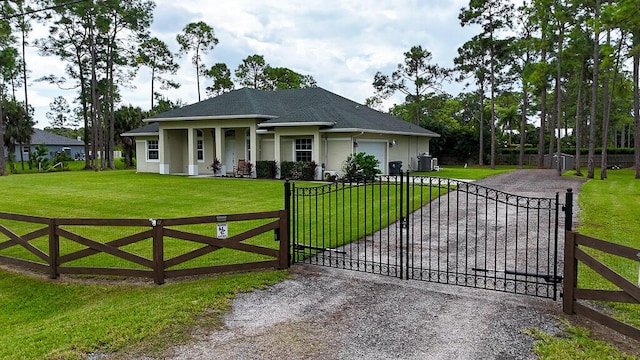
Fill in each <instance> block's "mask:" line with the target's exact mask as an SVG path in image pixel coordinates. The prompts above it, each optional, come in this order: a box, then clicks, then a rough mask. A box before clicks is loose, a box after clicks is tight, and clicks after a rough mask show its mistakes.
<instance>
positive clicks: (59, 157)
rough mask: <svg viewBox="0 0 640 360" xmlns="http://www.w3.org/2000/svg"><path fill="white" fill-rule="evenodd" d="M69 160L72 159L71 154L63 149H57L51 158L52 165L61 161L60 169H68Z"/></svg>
mask: <svg viewBox="0 0 640 360" xmlns="http://www.w3.org/2000/svg"><path fill="white" fill-rule="evenodd" d="M69 161H73V158H72V157H71V155H69V154H67V153H66V152H64V151H58V152H57V153H56V155H55V156H54V157H53V160H52V162H53V166H55V165H57V164H59V163H61V164H62V167H61V169H62V170H69Z"/></svg>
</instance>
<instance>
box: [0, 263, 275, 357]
mask: <svg viewBox="0 0 640 360" xmlns="http://www.w3.org/2000/svg"><path fill="white" fill-rule="evenodd" d="M285 276H286V273H285V272H281V271H268V272H256V273H248V274H236V275H227V276H220V277H215V278H201V279H197V280H193V281H185V282H177V283H172V284H165V285H163V286H154V285H140V284H137V285H126V284H80V283H67V282H63V281H56V282H52V281H47V280H41V279H37V278H33V277H29V276H21V275H16V274H12V273H6V272H2V271H0V307H1V309H2V311H0V323H1V324H2V326H1V327H0V359H76V358H86V355H87V354H89V353H92V352H113V351H118V350H122V349H126V348H128V345H129V344H135V345H134V348H133V349H132V348H128V349H129V350H138V351H144V352H145V353H147V354H149V355H152V354H154V352H156V353H158V352H161V351H162V350H163V349H165V347H166V346H167V345H168V344H171V343H175V342H176V341H181V340H182V341H184V340H185V339H186V337H187V329H189V328H190V327H192V326H195V325H200V326H205V325H207V324H208V326H216V325H219V324H220V319H219V315H220V314H223V313H224V312H226V311H227V310H228V308H229V306H230V300H231V299H232V298H233V297H234V296H235V294H236V293H238V292H240V291H250V290H252V289H256V288H263V287H265V286H267V285H270V284H273V283H275V282H277V281H280V280H282V279H283V278H284V277H285Z"/></svg>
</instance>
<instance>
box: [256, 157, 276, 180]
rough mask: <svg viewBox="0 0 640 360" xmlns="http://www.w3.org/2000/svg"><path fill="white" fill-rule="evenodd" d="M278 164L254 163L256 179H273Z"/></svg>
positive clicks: (272, 162) (273, 162) (270, 161)
mask: <svg viewBox="0 0 640 360" xmlns="http://www.w3.org/2000/svg"><path fill="white" fill-rule="evenodd" d="M277 171H278V163H276V162H275V161H273V160H261V161H256V177H257V178H258V179H275V178H276V173H277Z"/></svg>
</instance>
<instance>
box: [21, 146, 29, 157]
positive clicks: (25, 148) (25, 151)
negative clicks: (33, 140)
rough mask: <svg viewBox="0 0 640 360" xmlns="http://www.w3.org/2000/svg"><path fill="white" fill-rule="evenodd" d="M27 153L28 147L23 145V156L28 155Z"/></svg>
mask: <svg viewBox="0 0 640 360" xmlns="http://www.w3.org/2000/svg"><path fill="white" fill-rule="evenodd" d="M29 152H30V151H29V146H28V145H25V146H23V147H22V153H23V154H25V155H29Z"/></svg>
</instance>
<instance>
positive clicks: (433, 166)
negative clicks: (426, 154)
mask: <svg viewBox="0 0 640 360" xmlns="http://www.w3.org/2000/svg"><path fill="white" fill-rule="evenodd" d="M431 169H432V170H433V171H440V166H438V158H433V159H431Z"/></svg>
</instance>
